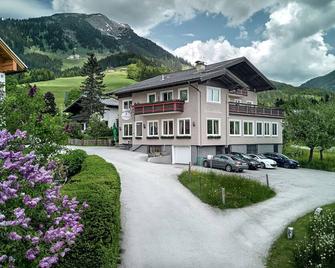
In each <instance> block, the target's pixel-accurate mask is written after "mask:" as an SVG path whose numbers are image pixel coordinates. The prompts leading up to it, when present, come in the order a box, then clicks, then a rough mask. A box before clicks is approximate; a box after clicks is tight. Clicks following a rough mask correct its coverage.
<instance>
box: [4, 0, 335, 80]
mask: <svg viewBox="0 0 335 268" xmlns="http://www.w3.org/2000/svg"><path fill="white" fill-rule="evenodd" d="M0 3H1V9H0V17H6V18H7V17H11V18H28V17H39V16H44V15H51V14H54V13H60V12H79V13H102V14H104V15H106V16H108V17H109V18H110V19H113V20H116V21H118V22H122V23H127V24H129V25H130V26H131V27H132V28H133V29H134V30H135V32H136V33H137V34H139V35H141V36H143V37H146V38H149V39H151V40H152V41H154V42H156V43H157V44H159V45H160V46H162V47H163V48H165V49H166V50H168V51H170V52H171V53H173V54H174V55H176V56H179V57H183V58H185V59H186V60H188V61H189V62H191V63H194V62H195V61H196V60H203V61H205V63H206V64H210V63H214V62H218V61H222V60H226V59H231V58H234V57H240V56H246V57H247V58H248V59H249V60H250V61H251V62H252V63H253V64H255V65H256V67H258V68H259V69H260V70H261V71H262V72H263V73H264V74H265V75H266V76H267V77H269V78H270V79H272V80H276V81H282V82H286V83H291V84H293V85H299V84H301V83H303V82H305V81H306V80H308V79H311V78H314V77H316V76H320V75H324V74H327V73H328V72H331V71H333V70H335V48H334V47H335V0H294V1H293V0H248V1H245V0H145V1H142V0H141V1H137V0H71V1H68V0H0Z"/></svg>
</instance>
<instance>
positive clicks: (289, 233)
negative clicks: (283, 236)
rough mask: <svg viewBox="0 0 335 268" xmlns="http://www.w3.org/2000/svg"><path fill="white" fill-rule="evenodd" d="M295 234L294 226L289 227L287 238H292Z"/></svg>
mask: <svg viewBox="0 0 335 268" xmlns="http://www.w3.org/2000/svg"><path fill="white" fill-rule="evenodd" d="M293 236H294V228H293V227H287V239H292V238H293Z"/></svg>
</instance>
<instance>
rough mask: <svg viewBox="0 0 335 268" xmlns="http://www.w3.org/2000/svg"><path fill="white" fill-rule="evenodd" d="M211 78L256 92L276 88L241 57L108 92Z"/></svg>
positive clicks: (129, 91) (125, 91) (135, 90)
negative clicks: (200, 69) (198, 69)
mask: <svg viewBox="0 0 335 268" xmlns="http://www.w3.org/2000/svg"><path fill="white" fill-rule="evenodd" d="M210 79H220V81H221V82H224V83H225V84H226V85H227V86H228V87H229V86H234V87H236V86H240V87H244V88H249V89H251V90H255V91H256V92H259V91H264V90H271V89H274V88H275V87H274V85H273V84H272V83H271V82H270V81H269V80H268V79H267V78H266V77H265V76H264V75H263V74H262V73H261V72H260V71H259V70H258V69H257V68H256V67H255V66H254V65H253V64H251V63H250V61H249V60H247V58H245V57H241V58H236V59H231V60H226V61H222V62H218V63H214V64H210V65H205V68H204V70H202V71H197V69H196V68H192V69H189V70H185V71H180V72H174V73H168V74H163V75H158V76H155V77H153V78H150V79H147V80H144V81H141V82H138V83H136V84H133V85H130V86H127V87H123V88H120V89H118V90H116V91H114V92H111V93H108V94H115V95H122V94H127V93H132V92H140V91H145V90H149V89H154V88H161V87H167V86H174V85H179V84H185V83H192V82H200V83H203V82H206V81H207V80H210Z"/></svg>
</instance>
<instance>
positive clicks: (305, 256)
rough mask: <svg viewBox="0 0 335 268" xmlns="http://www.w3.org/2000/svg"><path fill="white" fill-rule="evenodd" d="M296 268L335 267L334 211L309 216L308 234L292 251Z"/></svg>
mask: <svg viewBox="0 0 335 268" xmlns="http://www.w3.org/2000/svg"><path fill="white" fill-rule="evenodd" d="M293 254H294V262H295V266H296V267H298V268H299V267H301V268H306V267H329V268H330V267H335V211H334V210H325V211H323V212H322V213H321V215H319V216H314V215H313V216H311V219H310V223H309V226H308V233H307V236H306V237H305V239H304V240H302V241H300V242H299V243H298V244H297V246H296V248H295V249H294V253H293Z"/></svg>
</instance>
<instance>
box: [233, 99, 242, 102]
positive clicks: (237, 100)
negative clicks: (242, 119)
mask: <svg viewBox="0 0 335 268" xmlns="http://www.w3.org/2000/svg"><path fill="white" fill-rule="evenodd" d="M234 102H236V103H242V100H241V99H235V101H234Z"/></svg>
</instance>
